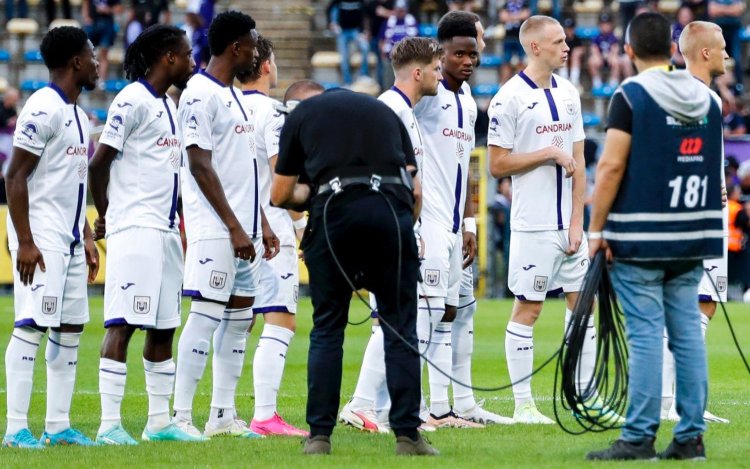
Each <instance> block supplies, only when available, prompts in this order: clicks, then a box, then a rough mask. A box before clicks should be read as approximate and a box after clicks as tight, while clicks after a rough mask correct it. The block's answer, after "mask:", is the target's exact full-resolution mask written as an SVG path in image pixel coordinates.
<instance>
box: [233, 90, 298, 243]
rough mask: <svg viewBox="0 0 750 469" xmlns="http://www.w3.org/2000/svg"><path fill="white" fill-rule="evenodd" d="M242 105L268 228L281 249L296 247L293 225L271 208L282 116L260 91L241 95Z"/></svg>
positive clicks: (283, 211)
mask: <svg viewBox="0 0 750 469" xmlns="http://www.w3.org/2000/svg"><path fill="white" fill-rule="evenodd" d="M242 94H243V98H242V102H243V104H245V106H246V109H251V110H252V112H253V123H254V124H253V125H254V126H255V147H256V148H257V152H258V153H257V158H258V174H259V177H260V203H261V207H263V211H264V212H265V214H266V219H268V224H269V225H271V229H272V230H273V232H274V233H275V234H276V237H277V238H279V243H280V244H281V246H296V237H295V235H294V225H292V217H290V216H289V212H287V211H286V210H284V209H281V208H277V207H271V179H272V178H273V174H272V172H271V162H270V161H269V160H270V158H271V157H272V156H276V155H278V154H279V136H280V135H281V127H283V126H284V113H282V112H280V111H277V110H276V109H275V107H274V105H275V104H277V103H278V101H276V100H275V99H272V98H269V97H268V96H266V95H265V94H263V93H261V92H260V91H243V92H242Z"/></svg>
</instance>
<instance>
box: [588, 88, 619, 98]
mask: <svg viewBox="0 0 750 469" xmlns="http://www.w3.org/2000/svg"><path fill="white" fill-rule="evenodd" d="M616 89H617V88H615V87H612V86H609V85H601V86H597V87H596V88H594V89H593V90H591V95H592V96H593V97H595V98H600V99H609V98H611V97H612V95H613V94H615V90H616Z"/></svg>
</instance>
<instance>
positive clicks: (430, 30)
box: [419, 23, 437, 37]
mask: <svg viewBox="0 0 750 469" xmlns="http://www.w3.org/2000/svg"><path fill="white" fill-rule="evenodd" d="M419 35H420V36H423V37H437V26H435V25H434V24H430V23H422V24H420V25H419Z"/></svg>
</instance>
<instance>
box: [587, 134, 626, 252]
mask: <svg viewBox="0 0 750 469" xmlns="http://www.w3.org/2000/svg"><path fill="white" fill-rule="evenodd" d="M631 140H632V137H631V135H630V134H629V133H627V132H623V131H622V130H618V129H609V130H608V131H607V139H606V141H605V143H604V150H603V151H602V156H601V158H600V159H599V164H598V165H597V167H596V186H595V188H594V196H593V199H594V205H593V207H592V210H591V223H589V232H591V233H600V232H601V231H602V230H603V229H604V224H605V223H606V221H607V215H609V211H610V210H611V209H612V204H613V203H614V202H615V197H616V196H617V191H618V190H619V189H620V183H621V182H622V177H623V175H624V174H625V169H626V168H627V166H628V155H629V154H630V143H631ZM600 249H606V250H607V256H608V257H610V253H609V249H608V247H607V243H606V241H604V239H601V238H599V239H595V238H590V239H589V256H590V257H593V256H594V254H596V253H597V251H599V250H600Z"/></svg>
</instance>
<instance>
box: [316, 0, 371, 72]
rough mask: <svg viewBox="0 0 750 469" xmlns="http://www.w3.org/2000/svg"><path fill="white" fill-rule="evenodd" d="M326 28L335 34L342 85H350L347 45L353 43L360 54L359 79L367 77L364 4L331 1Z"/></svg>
mask: <svg viewBox="0 0 750 469" xmlns="http://www.w3.org/2000/svg"><path fill="white" fill-rule="evenodd" d="M326 15H328V25H329V26H328V27H329V28H330V29H331V31H333V33H334V34H336V46H337V48H338V51H339V54H340V55H341V78H342V80H343V81H344V85H351V83H352V74H351V71H350V70H349V43H351V42H355V43H356V44H357V47H358V48H359V51H360V53H361V54H362V63H361V65H360V69H359V75H360V76H359V78H366V77H367V76H368V75H369V64H368V63H367V53H368V51H369V49H370V47H369V44H368V43H367V42H368V41H367V35H366V34H365V32H364V16H365V11H364V4H363V3H362V1H361V0H331V2H330V3H329V4H328V8H327V9H326Z"/></svg>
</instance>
